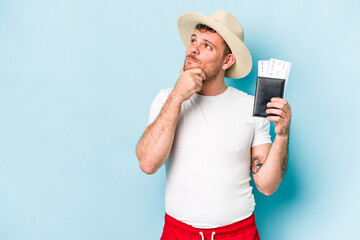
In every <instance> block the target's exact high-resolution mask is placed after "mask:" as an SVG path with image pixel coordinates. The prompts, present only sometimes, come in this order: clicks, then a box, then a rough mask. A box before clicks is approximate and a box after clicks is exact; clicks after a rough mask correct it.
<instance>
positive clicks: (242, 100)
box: [229, 87, 254, 111]
mask: <svg viewBox="0 0 360 240" xmlns="http://www.w3.org/2000/svg"><path fill="white" fill-rule="evenodd" d="M229 88H230V89H229V91H230V96H231V101H233V102H235V103H237V104H239V105H241V106H242V107H244V108H249V110H251V111H252V107H253V105H254V96H252V95H249V94H247V93H245V92H243V91H241V90H239V89H236V88H234V87H229Z"/></svg>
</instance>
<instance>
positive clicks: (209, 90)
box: [198, 75, 227, 96]
mask: <svg viewBox="0 0 360 240" xmlns="http://www.w3.org/2000/svg"><path fill="white" fill-rule="evenodd" d="M226 89H227V86H226V85H225V80H224V76H221V75H220V76H217V77H216V78H214V79H211V80H204V81H203V86H202V88H201V90H200V91H199V92H198V94H199V95H204V96H216V95H219V94H221V93H223V92H225V91H226Z"/></svg>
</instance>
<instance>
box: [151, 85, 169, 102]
mask: <svg viewBox="0 0 360 240" xmlns="http://www.w3.org/2000/svg"><path fill="white" fill-rule="evenodd" d="M172 90H173V88H167V89H161V90H160V91H159V93H158V94H157V95H156V97H155V100H157V101H161V102H165V101H166V100H167V98H168V97H169V95H170V93H171V91H172Z"/></svg>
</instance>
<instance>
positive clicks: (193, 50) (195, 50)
mask: <svg viewBox="0 0 360 240" xmlns="http://www.w3.org/2000/svg"><path fill="white" fill-rule="evenodd" d="M199 52H200V51H199V46H198V45H197V44H196V43H192V44H190V46H189V47H188V54H195V55H198V54H199Z"/></svg>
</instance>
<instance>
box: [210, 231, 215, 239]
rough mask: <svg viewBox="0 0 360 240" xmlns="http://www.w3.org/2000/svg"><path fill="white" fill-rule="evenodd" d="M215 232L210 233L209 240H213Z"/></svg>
mask: <svg viewBox="0 0 360 240" xmlns="http://www.w3.org/2000/svg"><path fill="white" fill-rule="evenodd" d="M214 236H215V232H212V235H211V240H214Z"/></svg>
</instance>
